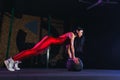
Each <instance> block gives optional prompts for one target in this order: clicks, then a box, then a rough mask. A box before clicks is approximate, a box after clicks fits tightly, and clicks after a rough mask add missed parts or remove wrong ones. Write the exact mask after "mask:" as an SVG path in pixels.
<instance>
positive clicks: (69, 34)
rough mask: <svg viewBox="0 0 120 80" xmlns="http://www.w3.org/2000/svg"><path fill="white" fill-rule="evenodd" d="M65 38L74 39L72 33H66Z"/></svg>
mask: <svg viewBox="0 0 120 80" xmlns="http://www.w3.org/2000/svg"><path fill="white" fill-rule="evenodd" d="M66 36H68V37H69V38H72V37H74V33H73V32H67V33H66Z"/></svg>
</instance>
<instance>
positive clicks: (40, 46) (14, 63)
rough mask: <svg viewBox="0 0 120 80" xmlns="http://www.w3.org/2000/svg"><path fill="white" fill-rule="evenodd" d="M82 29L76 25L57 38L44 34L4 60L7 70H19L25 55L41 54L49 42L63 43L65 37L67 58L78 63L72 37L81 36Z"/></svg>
mask: <svg viewBox="0 0 120 80" xmlns="http://www.w3.org/2000/svg"><path fill="white" fill-rule="evenodd" d="M82 35H83V29H82V28H80V27H76V28H75V29H74V30H73V31H72V32H67V33H65V34H63V35H61V36H59V37H57V38H54V37H52V36H45V37H43V39H42V40H41V41H39V42H38V43H37V44H36V45H35V46H34V47H33V48H31V49H28V50H24V51H22V52H20V53H18V54H17V55H15V56H13V57H11V58H9V59H7V60H5V61H4V63H5V65H6V67H7V69H8V70H9V71H15V70H20V68H19V67H18V64H19V63H20V62H21V61H22V60H23V59H24V58H26V57H30V56H33V55H38V54H42V53H43V51H45V50H46V49H47V48H48V47H49V46H50V45H51V44H54V45H58V44H63V43H64V42H65V41H66V40H67V39H68V40H69V43H68V45H67V51H68V55H69V58H72V59H73V61H74V62H75V63H79V61H78V58H77V57H75V48H74V39H75V37H82Z"/></svg>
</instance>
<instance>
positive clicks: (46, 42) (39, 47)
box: [12, 36, 66, 61]
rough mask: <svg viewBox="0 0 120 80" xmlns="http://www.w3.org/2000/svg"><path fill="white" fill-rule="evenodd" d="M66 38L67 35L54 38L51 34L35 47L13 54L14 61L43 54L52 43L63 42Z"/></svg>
mask: <svg viewBox="0 0 120 80" xmlns="http://www.w3.org/2000/svg"><path fill="white" fill-rule="evenodd" d="M65 40H66V37H65V36H64V37H58V38H54V37H51V36H45V37H44V38H43V39H42V40H41V41H40V42H38V43H37V44H36V45H35V46H34V47H33V48H31V49H28V50H24V51H22V52H20V53H19V54H17V55H15V56H13V57H12V58H13V60H14V61H21V60H22V59H24V58H26V57H29V56H33V55H37V54H41V53H42V52H43V51H44V50H46V49H47V48H48V47H49V46H50V45H51V44H62V43H64V41H65Z"/></svg>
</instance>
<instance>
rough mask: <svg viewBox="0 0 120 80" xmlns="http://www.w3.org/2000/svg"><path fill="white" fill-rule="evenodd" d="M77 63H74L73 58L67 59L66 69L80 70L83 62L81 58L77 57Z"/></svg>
mask: <svg viewBox="0 0 120 80" xmlns="http://www.w3.org/2000/svg"><path fill="white" fill-rule="evenodd" d="M78 60H79V63H78V64H76V63H75V62H74V61H73V59H68V60H67V64H66V67H67V69H68V71H81V70H82V69H83V62H82V60H81V59H78Z"/></svg>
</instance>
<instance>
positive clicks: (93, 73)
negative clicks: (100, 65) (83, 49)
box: [0, 68, 120, 80]
mask: <svg viewBox="0 0 120 80" xmlns="http://www.w3.org/2000/svg"><path fill="white" fill-rule="evenodd" d="M0 80H120V70H99V69H85V70H82V71H79V72H73V71H67V70H66V69H41V68H40V69H35V68H34V69H27V68H26V69H21V70H20V71H15V72H10V71H8V70H6V69H5V68H1V69H0Z"/></svg>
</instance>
